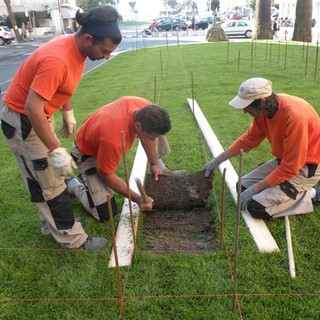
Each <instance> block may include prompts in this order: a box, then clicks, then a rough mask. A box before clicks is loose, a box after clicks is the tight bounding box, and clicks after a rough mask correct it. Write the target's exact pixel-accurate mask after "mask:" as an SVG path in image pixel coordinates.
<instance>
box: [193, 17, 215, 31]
mask: <svg viewBox="0 0 320 320" xmlns="http://www.w3.org/2000/svg"><path fill="white" fill-rule="evenodd" d="M209 24H212V17H206V18H203V19H201V20H199V21H198V22H196V23H195V25H194V28H195V30H199V29H202V30H205V29H207V28H208V27H209Z"/></svg>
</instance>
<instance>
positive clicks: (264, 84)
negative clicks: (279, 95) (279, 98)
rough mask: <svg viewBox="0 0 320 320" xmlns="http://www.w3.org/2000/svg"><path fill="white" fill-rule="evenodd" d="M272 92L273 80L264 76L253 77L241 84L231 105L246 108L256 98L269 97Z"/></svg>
mask: <svg viewBox="0 0 320 320" xmlns="http://www.w3.org/2000/svg"><path fill="white" fill-rule="evenodd" d="M271 94H272V82H271V81H269V80H267V79H264V78H251V79H248V80H246V81H244V82H242V84H241V85H240V88H239V91H238V95H237V96H235V97H234V98H233V99H232V100H231V101H230V102H229V105H230V106H231V107H233V108H235V109H244V108H246V107H247V106H248V105H249V104H250V103H252V102H253V101H254V100H256V99H260V98H265V97H269V96H270V95H271Z"/></svg>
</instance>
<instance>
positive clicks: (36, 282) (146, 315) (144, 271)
mask: <svg viewBox="0 0 320 320" xmlns="http://www.w3.org/2000/svg"><path fill="white" fill-rule="evenodd" d="M316 56H317V48H316V47H314V46H310V47H309V46H305V45H301V44H293V43H288V44H287V45H285V44H281V45H279V44H278V43H276V42H273V43H271V42H257V43H256V42H252V43H250V42H246V43H232V42H230V43H227V42H222V43H207V44H198V45H184V46H180V47H179V46H172V47H161V48H152V49H142V50H137V51H131V52H127V53H124V54H121V55H119V56H116V57H115V58H113V59H112V60H111V61H109V62H108V63H105V64H104V65H102V66H101V67H100V68H98V69H95V70H94V71H92V72H91V73H89V74H88V75H86V76H85V77H84V78H83V79H82V81H81V84H80V86H79V88H78V90H77V92H76V94H75V95H74V97H73V104H74V109H75V115H76V118H77V121H78V124H79V125H80V124H81V122H82V121H83V120H84V119H85V118H86V117H87V116H88V115H89V114H90V113H91V112H92V111H94V110H96V109H97V108H99V107H101V106H102V105H104V104H106V103H108V102H110V101H112V100H115V99H117V98H119V97H120V96H124V95H136V96H142V97H145V98H148V99H150V100H152V101H153V100H154V99H155V101H156V103H158V104H159V105H161V106H163V107H165V108H166V109H167V110H168V112H169V113H170V115H171V118H172V130H171V131H170V132H169V134H168V139H169V142H170V145H171V149H172V151H171V154H170V155H168V156H167V157H166V159H165V162H166V163H167V164H168V165H169V166H170V167H172V168H174V169H186V170H187V171H188V172H189V173H193V172H197V171H199V170H201V169H202V168H203V165H204V164H205V163H206V162H207V161H209V160H210V159H211V155H210V153H209V151H208V148H207V146H206V145H205V143H204V140H203V138H202V136H201V133H200V131H199V129H198V127H197V124H196V121H195V120H194V117H193V115H192V113H191V111H190V108H189V106H188V105H187V98H190V97H191V96H192V94H194V97H195V99H196V100H197V102H198V104H199V105H200V107H201V108H202V110H203V112H204V114H205V116H206V117H207V119H208V121H209V123H210V124H211V127H212V128H213V130H214V132H215V133H216V135H217V136H218V138H219V140H220V142H221V144H222V146H223V147H224V148H227V147H228V146H229V145H230V144H231V143H232V142H233V141H234V139H236V138H237V137H238V136H239V135H240V134H242V133H243V132H244V131H245V130H246V128H247V127H248V126H249V124H250V122H251V117H250V116H248V115H244V114H243V112H242V111H239V110H234V109H232V108H230V107H229V106H228V102H229V101H230V100H231V99H232V98H233V97H234V95H235V94H236V93H237V91H238V87H239V85H240V83H241V82H242V81H243V80H245V79H247V78H250V77H255V76H259V77H265V78H268V79H270V80H272V81H273V88H274V92H276V93H280V92H285V93H288V94H293V95H297V96H300V97H303V98H305V99H306V100H307V101H309V102H310V103H311V104H313V105H314V107H315V108H316V109H317V111H318V113H319V112H320V103H319V80H318V76H317V72H319V70H317V68H316V65H317V59H316ZM192 83H193V88H192ZM155 84H156V88H155ZM56 122H57V127H58V128H59V127H60V125H61V119H60V115H57V117H56ZM0 144H1V157H0V166H1V175H0V182H1V186H2V192H1V195H0V254H1V259H0V319H1V320H2V319H14V320H16V319H17V320H18V319H46V320H47V319H50V320H51V319H57V320H58V319H59V320H60V319H64V320H66V319H77V320H78V319H90V320H94V319H97V320H98V319H99V320H100V319H118V316H119V302H118V291H117V281H116V273H115V269H109V268H108V261H109V257H110V250H111V231H110V225H109V223H106V224H99V223H98V222H96V221H94V220H93V219H91V218H90V217H87V218H86V219H85V220H84V222H83V226H84V228H85V230H86V231H87V233H88V234H90V235H93V236H103V237H106V238H108V239H109V241H110V243H109V246H108V249H107V250H105V251H100V252H85V251H67V250H61V249H59V246H58V245H57V244H56V243H55V242H54V241H53V240H52V239H50V238H44V237H43V236H42V235H41V232H40V224H39V221H38V217H37V210H36V209H35V206H33V205H32V204H31V203H30V201H29V196H28V194H27V191H26V189H25V187H24V185H23V183H22V179H21V177H20V174H19V172H18V170H17V168H16V165H15V162H14V159H13V156H12V155H11V153H10V151H9V150H8V149H7V148H6V147H5V143H4V141H3V138H2V135H1V137H0ZM63 144H64V146H65V147H67V148H68V149H69V150H70V147H71V144H72V139H67V140H63ZM136 145H137V144H135V146H136ZM134 153H135V150H134V148H133V150H131V152H130V153H129V154H128V157H127V159H128V164H129V167H131V164H132V161H133V157H134ZM270 157H271V154H270V148H269V145H268V144H267V143H263V144H262V145H261V146H260V147H259V148H258V149H257V150H255V151H253V152H251V153H249V154H245V156H244V171H245V172H246V171H249V170H250V169H251V168H253V167H255V166H256V165H258V164H259V163H261V162H262V161H265V160H267V159H269V158H270ZM238 162H239V161H238V159H232V163H233V165H234V167H235V169H236V170H238ZM118 174H119V175H121V176H122V177H125V170H124V168H123V166H122V165H121V166H120V167H119V169H118ZM116 200H117V203H118V207H119V208H121V203H122V200H123V198H122V197H120V196H117V197H116ZM220 203H221V175H220V174H219V173H217V174H215V177H214V195H213V196H212V199H210V201H209V204H208V205H210V206H212V211H213V214H214V221H215V228H216V231H217V230H219V226H220V220H219V217H218V209H217V207H219V206H220ZM74 210H75V215H76V216H84V217H86V213H85V211H84V210H83V209H82V208H81V206H80V205H79V203H77V202H76V201H74ZM235 212H236V207H235V205H234V203H233V201H232V199H231V196H230V195H229V194H227V195H226V205H225V250H223V251H218V252H212V253H206V254H190V253H175V254H170V255H156V254H151V253H146V252H143V251H141V250H140V251H139V249H138V251H137V253H136V254H135V255H134V258H133V263H132V266H131V267H129V268H122V269H121V276H122V288H123V294H124V314H123V316H122V317H121V318H122V319H137V320H146V319H150V320H158V319H159V320H160V319H164V320H168V319H173V320H176V319H184V320H187V319H188V320H189V319H199V320H204V319H208V320H209V319H210V320H211V319H219V320H220V319H230V320H232V319H253V320H256V319H270V320H271V319H281V320H282V319H319V318H320V286H319V283H320V273H319V263H320V258H319V248H320V246H319V241H318V234H319V229H320V218H319V214H320V208H319V207H317V208H315V212H314V213H312V214H307V215H303V216H293V217H291V218H290V223H291V232H292V241H293V249H294V254H295V262H296V272H297V278H296V279H295V280H292V279H291V278H290V275H289V271H288V269H289V266H288V258H287V250H286V239H285V226H284V220H283V219H275V220H273V221H271V222H268V223H267V225H268V227H269V229H270V231H271V233H272V235H273V236H274V238H275V240H276V242H277V244H278V245H279V247H280V252H278V253H271V254H262V253H259V252H258V250H257V248H256V245H255V243H254V241H253V239H252V237H251V236H250V234H249V231H248V229H247V227H246V226H245V224H244V222H243V220H242V221H241V224H240V237H239V257H238V269H237V271H238V275H237V278H238V283H237V293H238V303H237V304H236V305H235V310H233V309H234V308H233V282H232V270H233V257H234V242H235V239H234V238H235V237H234V234H235V221H236V218H235ZM141 223H143V219H141ZM140 231H141V230H140ZM141 243H143V235H142V234H141V232H138V244H141Z"/></svg>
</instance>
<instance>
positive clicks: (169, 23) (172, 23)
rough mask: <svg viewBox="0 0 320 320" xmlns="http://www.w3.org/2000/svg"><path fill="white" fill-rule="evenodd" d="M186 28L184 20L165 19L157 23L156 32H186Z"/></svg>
mask: <svg viewBox="0 0 320 320" xmlns="http://www.w3.org/2000/svg"><path fill="white" fill-rule="evenodd" d="M187 28H188V26H187V24H186V22H185V21H184V20H181V19H166V20H164V21H163V22H161V23H159V24H158V26H157V30H158V31H164V30H165V31H169V30H176V31H179V30H181V29H182V30H187Z"/></svg>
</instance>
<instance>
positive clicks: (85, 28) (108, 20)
mask: <svg viewBox="0 0 320 320" xmlns="http://www.w3.org/2000/svg"><path fill="white" fill-rule="evenodd" d="M118 19H119V14H118V12H117V11H116V10H115V9H114V8H113V7H111V6H100V7H97V8H92V9H91V10H89V11H88V12H82V13H81V12H80V11H79V10H78V11H77V13H76V21H77V23H78V24H79V25H80V26H81V28H80V30H79V32H78V33H77V36H78V37H79V38H81V39H82V41H81V47H80V52H81V54H84V55H86V56H88V58H89V59H90V60H99V59H109V57H110V54H111V52H112V51H114V50H115V49H116V48H117V47H118V44H119V43H120V42H121V40H122V36H121V32H120V29H119V26H118Z"/></svg>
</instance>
